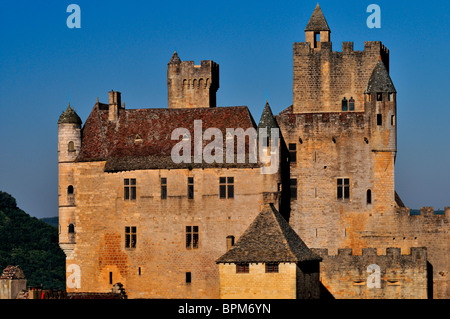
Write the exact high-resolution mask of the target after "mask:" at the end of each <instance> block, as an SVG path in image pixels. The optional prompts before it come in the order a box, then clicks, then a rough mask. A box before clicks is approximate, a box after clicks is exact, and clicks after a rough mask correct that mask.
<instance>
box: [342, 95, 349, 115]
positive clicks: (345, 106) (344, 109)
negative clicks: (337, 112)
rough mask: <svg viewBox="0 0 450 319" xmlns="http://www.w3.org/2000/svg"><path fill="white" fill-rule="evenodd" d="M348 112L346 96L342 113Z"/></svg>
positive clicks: (343, 100)
mask: <svg viewBox="0 0 450 319" xmlns="http://www.w3.org/2000/svg"><path fill="white" fill-rule="evenodd" d="M347 111H348V101H347V99H346V98H345V96H344V98H343V99H342V112H347Z"/></svg>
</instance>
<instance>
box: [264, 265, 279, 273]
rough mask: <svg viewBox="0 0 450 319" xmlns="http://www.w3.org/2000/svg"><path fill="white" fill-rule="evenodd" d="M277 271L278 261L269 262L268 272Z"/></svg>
mask: <svg viewBox="0 0 450 319" xmlns="http://www.w3.org/2000/svg"><path fill="white" fill-rule="evenodd" d="M275 272H278V263H267V264H266V273H275Z"/></svg>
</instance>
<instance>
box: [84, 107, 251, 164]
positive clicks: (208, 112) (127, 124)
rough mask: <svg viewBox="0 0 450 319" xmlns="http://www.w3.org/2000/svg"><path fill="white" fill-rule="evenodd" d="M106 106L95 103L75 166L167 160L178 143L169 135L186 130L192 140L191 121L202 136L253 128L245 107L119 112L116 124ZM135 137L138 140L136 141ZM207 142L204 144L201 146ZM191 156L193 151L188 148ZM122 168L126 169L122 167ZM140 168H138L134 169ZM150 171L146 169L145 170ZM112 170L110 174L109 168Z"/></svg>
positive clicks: (192, 126)
mask: <svg viewBox="0 0 450 319" xmlns="http://www.w3.org/2000/svg"><path fill="white" fill-rule="evenodd" d="M108 112H109V111H108V105H106V104H101V103H97V104H96V105H95V106H94V108H93V110H92V112H91V114H90V115H89V117H88V119H87V120H86V123H85V125H84V127H83V130H82V147H81V151H80V154H79V156H78V158H77V161H78V162H86V161H111V162H120V161H121V162H122V165H121V169H120V170H125V168H126V167H124V165H123V160H124V159H127V160H126V161H127V162H130V163H131V162H133V159H140V162H141V163H142V158H146V159H147V162H149V160H150V159H152V158H167V157H170V156H171V150H172V148H173V147H174V146H175V145H176V144H177V143H178V142H179V140H172V139H171V135H172V131H173V130H175V129H176V128H186V129H188V130H189V131H190V134H191V139H192V141H193V139H194V121H195V120H201V121H202V129H203V132H204V131H205V130H206V129H207V128H218V129H220V130H221V131H222V134H223V136H224V137H225V136H226V129H227V128H242V129H244V130H246V129H247V128H249V127H253V128H256V124H255V121H254V120H253V118H252V116H251V114H250V112H249V110H248V108H247V107H246V106H234V107H216V108H193V109H168V108H164V109H162V108H148V109H120V111H119V112H120V113H119V114H120V115H119V120H118V121H116V122H112V121H109V120H108ZM136 137H138V138H140V140H139V141H136ZM208 143H210V141H204V145H206V144H208ZM192 152H193V147H192ZM125 166H126V165H125ZM142 168H144V167H143V166H142V165H141V166H139V168H137V169H142ZM149 168H150V167H149ZM112 170H114V169H113V168H112Z"/></svg>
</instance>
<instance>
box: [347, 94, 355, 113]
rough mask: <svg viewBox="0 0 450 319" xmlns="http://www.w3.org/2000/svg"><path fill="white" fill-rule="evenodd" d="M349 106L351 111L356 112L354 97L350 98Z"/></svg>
mask: <svg viewBox="0 0 450 319" xmlns="http://www.w3.org/2000/svg"><path fill="white" fill-rule="evenodd" d="M348 106H349V108H348V109H349V111H354V110H355V100H354V99H353V97H351V98H350V101H349V102H348Z"/></svg>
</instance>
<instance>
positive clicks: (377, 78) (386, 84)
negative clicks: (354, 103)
mask: <svg viewBox="0 0 450 319" xmlns="http://www.w3.org/2000/svg"><path fill="white" fill-rule="evenodd" d="M372 92H389V93H397V91H396V90H395V86H394V83H393V82H392V79H391V77H390V76H389V72H388V71H387V69H386V66H385V65H384V63H383V61H381V60H378V62H377V65H376V66H375V68H374V69H373V72H372V75H371V76H370V79H369V82H368V83H367V88H366V93H372Z"/></svg>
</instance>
